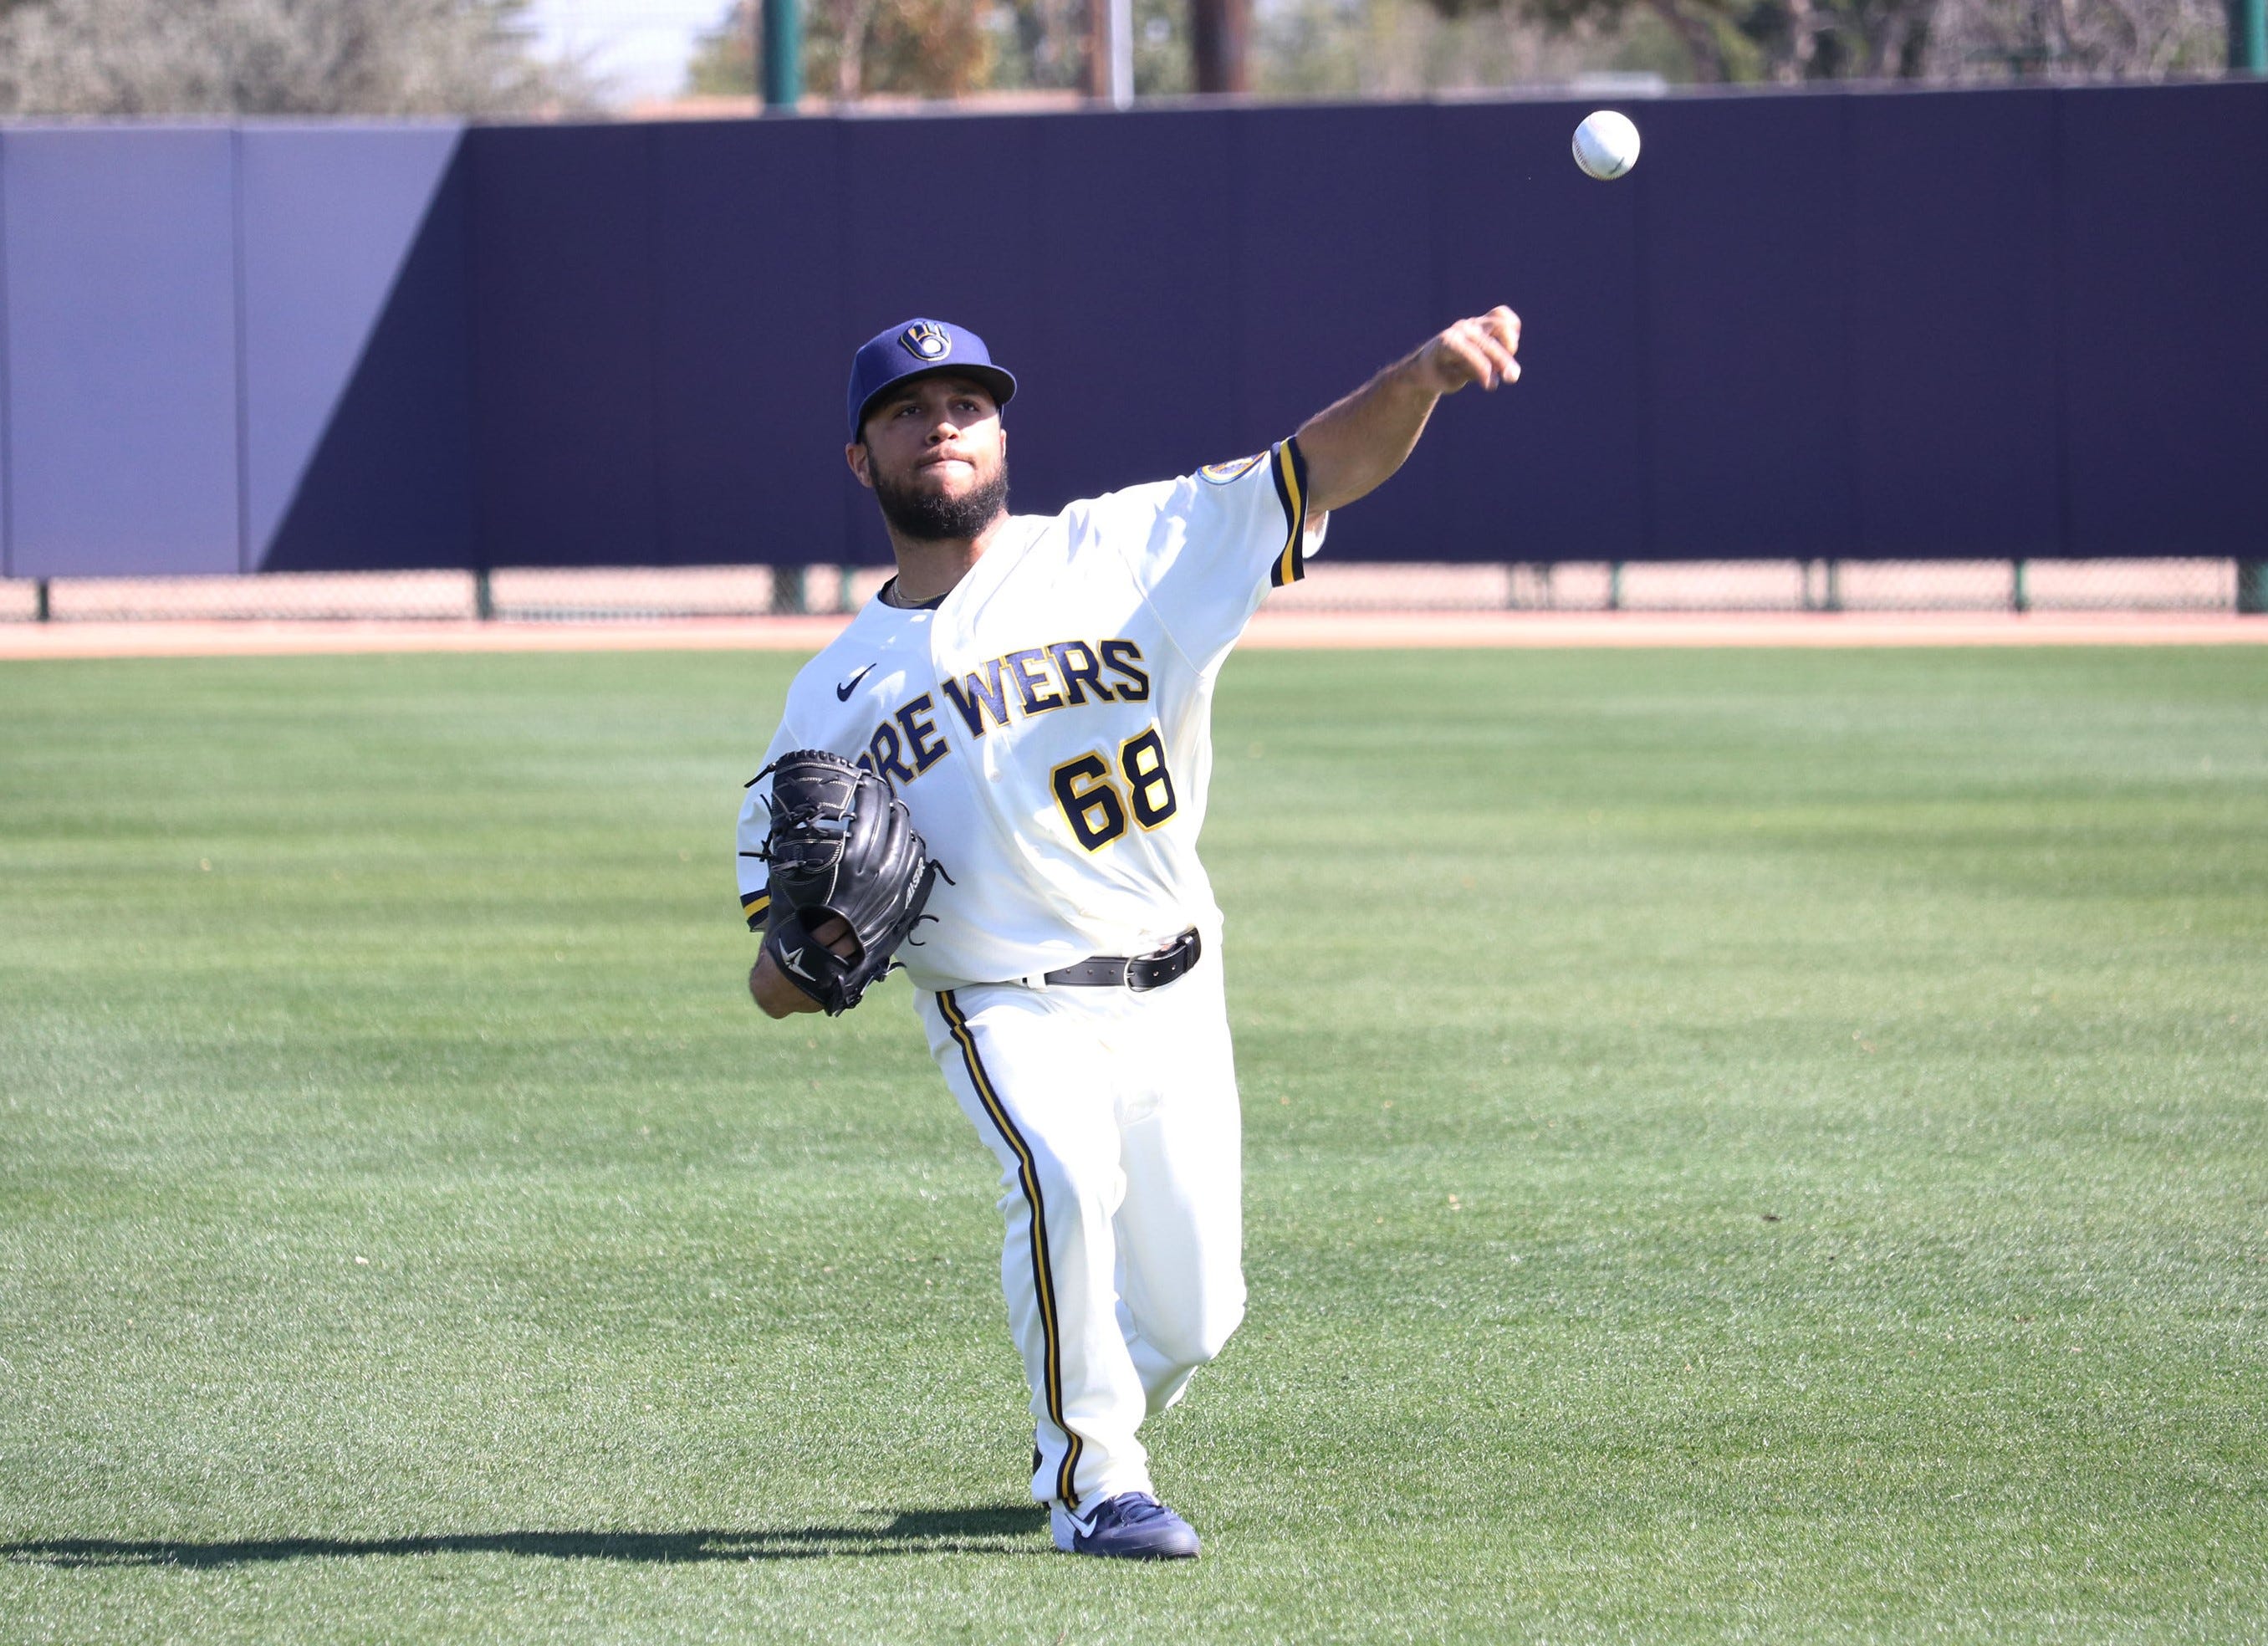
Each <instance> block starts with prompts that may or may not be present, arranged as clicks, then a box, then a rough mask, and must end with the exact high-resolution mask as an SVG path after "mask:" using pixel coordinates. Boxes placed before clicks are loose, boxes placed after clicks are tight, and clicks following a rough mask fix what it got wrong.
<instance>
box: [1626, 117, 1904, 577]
mask: <svg viewBox="0 0 2268 1646" xmlns="http://www.w3.org/2000/svg"><path fill="white" fill-rule="evenodd" d="M1846 105H1847V99H1846V98H1845V97H1844V96H1842V95H1840V94H1825V95H1815V96H1794V97H1791V96H1779V97H1755V98H1724V99H1695V100H1664V101H1661V102H1659V103H1653V104H1649V105H1646V107H1643V108H1642V109H1640V111H1639V113H1638V119H1639V121H1640V122H1641V125H1640V129H1641V130H1642V131H1643V133H1644V136H1645V150H1644V158H1642V159H1640V160H1639V162H1638V169H1637V170H1636V171H1635V172H1633V173H1631V176H1630V177H1629V178H1628V179H1626V180H1624V181H1623V182H1620V183H1616V184H1614V185H1611V186H1612V187H1616V188H1621V187H1631V188H1635V189H1637V190H1638V195H1639V209H1640V210H1641V211H1642V212H1643V214H1644V218H1643V224H1644V226H1643V228H1642V230H1641V234H1642V238H1643V243H1644V247H1645V257H1646V269H1645V282H1646V288H1645V289H1646V306H1645V316H1644V331H1643V337H1644V342H1643V345H1642V346H1643V347H1644V349H1645V351H1646V365H1647V377H1648V390H1647V400H1648V417H1649V419H1650V426H1651V434H1650V440H1649V445H1650V453H1649V460H1650V467H1649V472H1648V474H1647V475H1646V482H1647V483H1649V484H1650V487H1651V491H1652V497H1651V504H1650V507H1651V516H1650V519H1649V520H1648V521H1647V533H1648V535H1647V543H1646V552H1647V554H1648V555H1649V556H1653V557H1661V558H1665V559H1715V558H1719V557H1724V558H1744V557H1783V556H1803V555H1816V556H1833V555H1847V554H1851V553H1852V552H1854V551H1855V550H1857V548H1858V546H1859V543H1858V530H1857V524H1858V522H1857V513H1856V507H1855V504H1856V498H1855V487H1854V475H1853V472H1852V461H1851V456H1852V424H1851V407H1850V392H1851V365H1850V348H1849V339H1848V334H1847V330H1846V328H1847V326H1848V323H1849V316H1848V312H1847V307H1846V305H1847V303H1848V297H1847V292H1848V288H1849V280H1850V270H1851V258H1850V247H1849V243H1848V216H1849V213H1850V211H1851V210H1852V201H1851V198H1850V170H1849V148H1848V142H1849V139H1848V128H1847V116H1848V109H1847V107H1846Z"/></svg>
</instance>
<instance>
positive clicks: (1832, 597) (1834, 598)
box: [1824, 560, 1843, 611]
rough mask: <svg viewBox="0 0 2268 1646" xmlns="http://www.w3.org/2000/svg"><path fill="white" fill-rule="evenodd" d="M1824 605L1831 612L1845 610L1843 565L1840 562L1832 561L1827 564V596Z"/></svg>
mask: <svg viewBox="0 0 2268 1646" xmlns="http://www.w3.org/2000/svg"><path fill="white" fill-rule="evenodd" d="M1824 604H1825V609H1827V610H1829V611H1840V610H1842V609H1843V563H1842V562H1841V561H1840V560H1830V561H1829V562H1828V563H1827V595H1826V601H1825V602H1824Z"/></svg>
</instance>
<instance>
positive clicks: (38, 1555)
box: [0, 1503, 1047, 1567]
mask: <svg viewBox="0 0 2268 1646" xmlns="http://www.w3.org/2000/svg"><path fill="white" fill-rule="evenodd" d="M1046 1527H1047V1511H1046V1510H1045V1509H1041V1508H1040V1507H1039V1506H1038V1505H1036V1504H1030V1503H1027V1504H1023V1505H1021V1506H1019V1507H1015V1508H1005V1507H994V1508H987V1509H916V1510H910V1511H909V1512H907V1513H905V1514H902V1515H899V1516H897V1517H895V1518H894V1519H892V1520H891V1521H890V1523H889V1524H887V1525H884V1526H797V1527H793V1528H792V1529H787V1530H782V1531H777V1532H730V1531H719V1530H717V1529H715V1528H712V1527H704V1528H701V1529H698V1530H695V1531H690V1532H445V1533H439V1534H437V1535H434V1536H431V1537H416V1538H247V1539H240V1540H238V1541H232V1542H222V1543H197V1542H191V1541H188V1540H187V1539H151V1540H147V1541H144V1540H140V1539H122V1538H35V1539H31V1540H29V1541H27V1542H23V1543H0V1562H12V1563H14V1564H17V1565H28V1566H189V1567H213V1566H247V1565H253V1564H255V1563H258V1562H261V1561H326V1560H329V1561H337V1560H362V1559H365V1558H368V1557H370V1556H373V1555H418V1554H519V1555H526V1556H528V1557H530V1558H534V1559H541V1560H552V1561H633V1562H637V1563H641V1564H645V1565H652V1566H679V1565H689V1564H693V1563H696V1562H699V1561H804V1560H824V1559H834V1558H839V1557H841V1556H843V1555H869V1554H1028V1553H1030V1552H1031V1551H1032V1543H1031V1539H1032V1538H1033V1536H1034V1535H1035V1533H1038V1532H1042V1531H1044V1530H1045V1529H1046Z"/></svg>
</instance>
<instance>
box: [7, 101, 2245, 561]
mask: <svg viewBox="0 0 2268 1646" xmlns="http://www.w3.org/2000/svg"><path fill="white" fill-rule="evenodd" d="M1584 107H1585V106H1584V105H1580V104H1576V103H1572V102H1521V103H1486V104H1484V103H1464V104H1441V105H1388V106H1368V107H1329V108H1278V107H1191V108H1176V109H1156V110H1142V111H1138V112H1136V113H1133V114H1057V115H1029V116H933V117H932V116H925V117H919V118H909V119H875V118H867V119H840V120H837V119H829V120H795V121H763V122H757V121H749V122H716V123H700V124H666V125H644V126H641V125H598V126H545V127H493V128H474V129H462V128H459V127H455V126H451V125H391V126H368V125H359V126H358V125H293V124H259V125H249V126H244V127H239V128H229V127H220V126H208V127H163V126H137V127H105V128H36V127H14V128H10V129H6V130H5V131H4V132H0V299H4V309H0V344H4V353H0V367H4V383H0V411H4V417H0V555H4V564H5V569H6V571H7V572H9V573H10V574H11V575H14V576H17V577H34V576H67V575H99V574H110V573H129V572H130V573H149V572H233V571H238V570H259V569H268V570H283V569H318V568H340V569H344V568H387V567H410V566H428V565H438V566H476V565H608V564H613V565H622V564H652V565H688V564H710V563H719V562H733V561H771V562H776V563H787V564H806V563H810V562H814V561H819V562H825V561H837V560H846V561H857V562H874V561H879V560H880V559H882V558H883V557H885V544H884V542H883V539H882V536H881V534H880V528H879V524H878V522H877V521H876V520H875V519H874V515H873V507H872V505H871V503H870V502H869V501H868V500H867V499H866V498H865V495H864V494H863V493H861V492H859V491H858V490H857V488H856V487H855V485H854V484H853V483H851V480H850V478H849V476H848V474H847V472H846V470H845V469H844V467H843V461H842V455H841V448H842V446H843V438H844V431H843V428H842V426H841V412H840V410H839V408H840V406H841V403H842V385H843V373H844V371H845V368H846V365H847V362H848V359H849V357H850V354H851V350H852V349H853V348H854V347H855V346H856V345H857V344H858V343H859V342H861V341H863V340H864V338H865V336H868V335H869V334H870V333H872V332H873V330H875V329H877V328H880V327H881V326H883V325H884V324H887V323H888V322H890V321H896V320H899V319H902V318H904V317H906V316H909V315H911V314H917V313H924V312H927V313H935V314H948V315H950V316H952V317H953V318H954V319H957V320H961V321H963V322H965V323H967V324H968V325H971V326H973V327H975V328H976V329H978V330H980V331H982V332H983V333H984V334H985V335H986V336H987V337H988V338H990V340H991V341H992V343H993V344H994V346H995V349H996V351H998V354H999V355H1000V357H1001V358H1003V359H1005V361H1007V362H1008V363H1009V364H1010V365H1013V368H1014V369H1015V370H1016V371H1017V372H1018V373H1019V375H1020V377H1021V379H1022V380H1023V383H1024V390H1023V392H1022V394H1021V395H1020V396H1019V398H1018V400H1017V402H1016V404H1015V405H1014V407H1013V408H1012V410H1011V411H1010V413H1009V416H1008V419H1007V426H1008V429H1009V441H1010V454H1011V458H1012V463H1013V471H1014V476H1015V502H1016V506H1018V507H1020V508H1023V509H1042V508H1053V507H1055V506H1057V505H1059V504H1060V503H1062V502H1064V500H1066V499H1068V498H1072V497H1075V496H1079V495H1085V494H1088V493H1091V492H1093V491H1099V490H1104V489H1108V488H1109V487H1111V486H1115V485H1121V484H1125V483H1130V482H1134V481H1138V480H1143V479H1149V478H1154V477H1157V476H1163V475H1167V474H1172V473H1175V472H1181V471H1185V470H1187V469H1190V468H1193V467H1195V466H1196V465H1197V464H1199V463H1202V462H1205V461H1213V460H1217V459H1219V458H1222V457H1225V456H1229V455H1233V454H1238V453H1241V452H1245V451H1249V450H1252V449H1255V448H1256V447H1259V446H1261V445H1263V443H1265V442H1266V441H1268V440H1269V439H1273V438H1276V437H1277V436H1278V435H1280V434H1282V433H1283V432H1285V431H1287V430H1289V429H1291V428H1292V427H1293V426H1295V425H1296V424H1297V423H1298V422H1299V421H1300V418H1302V417H1305V416H1306V415H1307V413H1309V412H1310V411H1312V410H1314V409H1315V408H1316V407H1318V406H1320V405H1322V404H1323V403H1324V402H1327V401H1329V399H1330V398H1332V397H1333V396H1335V395H1337V394H1339V393H1342V392H1344V390H1345V389H1347V388H1351V387H1352V386H1354V385H1355V384H1356V383H1358V382H1359V381H1360V380H1362V378H1363V377H1364V376H1366V374H1367V373H1369V372H1370V371H1371V370H1372V369H1373V368H1374V367H1376V366H1377V365H1381V364H1383V363H1384V362H1385V361H1387V360H1388V359H1389V358H1392V357H1394V356H1395V355H1396V354H1398V353H1399V352H1401V351H1403V350H1404V349H1406V348H1408V347H1409V346H1410V345H1411V344H1412V343H1415V342H1416V341H1417V340H1418V338H1420V337H1421V336H1424V335H1425V333H1426V332H1427V331H1429V330H1430V329H1432V328H1434V327H1435V326H1436V325H1438V324H1439V323H1440V322H1441V321H1444V320H1446V319H1448V318H1451V317H1454V315H1456V314H1466V313H1470V312H1473V311H1475V310H1476V309H1477V308H1479V307H1481V306H1484V305H1486V304H1488V303H1491V302H1495V301H1499V300H1504V301H1509V302H1511V303H1513V305H1514V306H1516V307H1518V308H1519V309H1520V310H1521V313H1522V314H1523V315H1524V316H1525V317H1526V319H1527V321H1528V331H1527V336H1526V340H1525V343H1524V345H1523V348H1522V358H1523V360H1524V361H1525V362H1526V365H1527V374H1526V377H1525V378H1524V380H1523V381H1522V382H1521V385H1520V386H1519V388H1517V389H1516V390H1514V391H1513V392H1512V393H1510V394H1506V395H1494V396H1489V397H1485V398H1484V397H1482V396H1478V395H1467V396H1463V397H1461V398H1460V399H1459V400H1458V401H1457V402H1453V403H1452V404H1451V405H1450V406H1449V407H1447V409H1445V410H1444V412H1443V414H1442V415H1441V416H1440V417H1439V418H1438V419H1437V421H1436V424H1435V425H1434V428H1433V430H1432V432H1431V433H1430V434H1429V436H1428V438H1427V439H1426V440H1425V442H1424V443H1423V444H1422V445H1421V446H1420V447H1419V448H1418V453H1417V454H1416V455H1415V456H1414V457H1413V458H1412V460H1411V462H1410V470H1409V472H1408V473H1407V474H1406V475H1405V476H1404V477H1403V478H1402V479H1401V480H1399V481H1397V482H1396V483H1395V484H1394V485H1392V486H1390V487H1388V488H1387V489H1386V490H1385V491H1382V492H1381V493H1380V494H1379V495H1378V496H1377V497H1375V498H1372V499H1370V500H1368V501H1366V503H1365V504H1364V505H1363V506H1362V507H1361V508H1360V509H1359V510H1353V511H1350V512H1349V513H1348V516H1347V518H1346V519H1345V520H1344V521H1342V522H1340V523H1339V524H1338V526H1337V528H1336V530H1337V538H1336V541H1335V543H1334V552H1335V553H1336V554H1338V555H1343V556H1347V557H1360V558H1367V559H1477V560H1506V559H1525V560H1550V559H1574V558H1582V559H1629V560H1637V559H1646V558H1681V557H1684V558H1718V557H1797V556H1800V557H1900V558H1904V557H2036V556H2051V555H2110V554H2119V555H2129V554H2132V555H2152V554H2183V555H2235V556H2242V557H2260V556H2261V555H2262V554H2263V552H2264V549H2268V543H2264V538H2268V532H2264V529H2263V528H2262V527H2261V525H2260V524H2259V509H2258V506H2257V493H2258V485H2257V474H2258V472H2259V469H2260V467H2261V453H2262V450H2263V447H2264V435H2268V304H2264V303H2263V302H2262V301H2261V300H2260V294H2261V293H2262V292H2264V291H2268V210H2264V209H2263V208H2262V207H2261V205H2260V201H2261V200H2262V198H2263V197H2264V196H2263V195H2262V193H2261V182H2260V180H2261V179H2262V178H2263V177H2268V84H2264V83H2257V82H2254V83H2243V82H2237V83H2229V84H2224V85H2196V86H2183V87H2150V88H2086V89H2053V90H2051V89H2022V90H2011V91H1998V92H1833V91H1830V92H1814V93H1795V94H1759V95H1747V96H1709V97H1690V98H1673V99H1663V100H1652V101H1648V102H1646V103H1644V104H1642V105H1638V106H1636V107H1634V108H1633V111H1632V112H1633V113H1634V114H1635V115H1636V117H1637V118H1638V121H1639V122H1640V125H1641V127H1642V128H1643V129H1644V132H1645V136H1646V151H1645V158H1644V159H1643V160H1642V162H1641V163H1640V165H1639V166H1638V170H1637V171H1636V172H1635V173H1633V174H1632V175H1631V177H1630V178H1628V179H1626V180H1624V181H1619V182H1616V183H1612V184H1600V183H1595V182H1592V181H1589V180H1587V179H1586V178H1584V177H1582V176H1581V175H1580V173H1577V172H1576V170H1575V169H1574V166H1573V165H1572V161H1571V160H1570V159H1568V156H1567V141H1568V134H1569V132H1570V130H1571V129H1572V126H1573V123H1574V121H1575V120H1576V118H1577V117H1578V116H1579V115H1580V114H1581V113H1582V112H1583V110H1584Z"/></svg>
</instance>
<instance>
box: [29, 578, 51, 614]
mask: <svg viewBox="0 0 2268 1646" xmlns="http://www.w3.org/2000/svg"><path fill="white" fill-rule="evenodd" d="M32 598H33V602H35V604H34V606H33V612H34V615H35V616H37V617H38V619H39V620H40V622H41V623H48V622H51V621H53V618H54V615H55V614H54V610H53V609H52V608H51V607H50V606H49V605H48V579H45V578H41V579H40V580H39V583H38V585H37V587H35V588H34V589H33V594H32Z"/></svg>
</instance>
